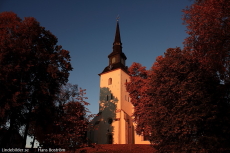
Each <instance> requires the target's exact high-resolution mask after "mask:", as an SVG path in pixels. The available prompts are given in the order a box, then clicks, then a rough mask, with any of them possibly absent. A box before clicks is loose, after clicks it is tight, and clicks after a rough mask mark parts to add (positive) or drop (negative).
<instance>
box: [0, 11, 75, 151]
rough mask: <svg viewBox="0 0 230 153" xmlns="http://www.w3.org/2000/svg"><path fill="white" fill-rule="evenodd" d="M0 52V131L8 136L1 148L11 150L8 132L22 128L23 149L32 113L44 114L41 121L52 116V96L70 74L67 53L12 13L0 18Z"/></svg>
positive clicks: (33, 22)
mask: <svg viewBox="0 0 230 153" xmlns="http://www.w3.org/2000/svg"><path fill="white" fill-rule="evenodd" d="M0 48H1V49H0V128H4V129H7V131H8V132H9V133H8V134H7V135H6V137H5V138H3V140H4V141H3V143H2V144H1V146H2V147H11V142H10V140H9V138H10V137H11V136H10V133H11V131H13V130H16V131H20V129H21V130H22V129H23V128H24V130H22V131H23V132H22V135H23V137H24V140H23V143H22V147H25V145H26V138H27V135H28V129H29V126H30V123H31V121H32V120H33V119H34V118H36V117H35V116H34V115H35V114H33V110H34V109H35V108H36V107H39V108H40V110H46V111H44V112H43V120H46V119H47V120H48V118H49V117H51V116H52V113H53V112H52V109H54V100H55V97H56V94H57V93H58V92H59V88H60V87H61V85H63V84H65V83H66V82H67V81H68V76H69V71H70V70H72V67H71V64H70V56H69V52H68V51H67V50H64V49H62V47H61V46H58V45H57V38H56V37H55V36H54V35H53V34H52V33H51V32H50V31H48V30H45V28H44V27H41V26H40V24H39V22H37V21H36V20H35V19H34V18H32V17H28V18H25V19H24V20H21V19H20V18H19V17H17V15H16V14H15V13H12V12H3V13H1V14H0ZM45 113H48V114H45Z"/></svg>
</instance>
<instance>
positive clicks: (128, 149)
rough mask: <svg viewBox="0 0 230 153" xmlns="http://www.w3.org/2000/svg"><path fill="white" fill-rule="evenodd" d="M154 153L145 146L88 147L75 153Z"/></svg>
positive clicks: (148, 146) (111, 145)
mask: <svg viewBox="0 0 230 153" xmlns="http://www.w3.org/2000/svg"><path fill="white" fill-rule="evenodd" d="M107 152H109V153H154V149H153V148H152V147H151V146H150V145H145V144H97V145H95V148H92V147H86V148H81V149H79V150H76V151H75V153H107Z"/></svg>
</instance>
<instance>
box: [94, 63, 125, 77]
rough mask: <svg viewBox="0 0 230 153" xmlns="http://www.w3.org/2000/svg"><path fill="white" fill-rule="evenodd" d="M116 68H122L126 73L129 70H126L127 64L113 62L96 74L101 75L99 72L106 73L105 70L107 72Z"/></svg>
mask: <svg viewBox="0 0 230 153" xmlns="http://www.w3.org/2000/svg"><path fill="white" fill-rule="evenodd" d="M118 68H120V69H122V70H123V71H124V72H126V73H129V72H128V67H127V66H125V65H123V64H121V63H115V64H113V65H110V66H107V67H105V69H104V70H103V71H102V72H101V73H100V74H98V75H101V74H103V73H106V72H109V71H112V70H116V69H118Z"/></svg>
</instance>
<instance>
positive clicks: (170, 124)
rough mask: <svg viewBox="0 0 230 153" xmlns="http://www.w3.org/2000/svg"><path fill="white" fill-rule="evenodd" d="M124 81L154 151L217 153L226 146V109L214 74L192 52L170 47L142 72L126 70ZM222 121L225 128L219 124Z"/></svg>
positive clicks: (140, 129)
mask: <svg viewBox="0 0 230 153" xmlns="http://www.w3.org/2000/svg"><path fill="white" fill-rule="evenodd" d="M129 71H130V74H131V77H130V78H131V80H130V82H128V83H127V91H128V92H129V93H130V97H131V102H132V103H133V105H134V107H135V110H134V117H135V121H136V123H137V128H136V131H137V133H138V134H142V133H144V135H147V136H148V137H149V140H150V141H151V143H152V144H153V145H154V147H155V148H156V149H157V150H158V152H162V153H163V152H192V151H193V152H212V151H213V152H221V151H223V150H224V149H227V148H228V142H229V140H230V139H229V136H230V133H229V132H228V130H226V129H229V125H230V122H229V117H230V114H229V111H230V107H229V104H228V101H227V100H226V99H225V98H224V95H225V94H224V93H223V92H222V91H223V88H224V86H222V85H221V84H220V80H219V78H218V76H217V75H216V73H210V72H209V71H207V70H205V69H201V66H200V63H199V60H196V59H195V58H194V57H193V56H192V53H191V52H188V51H181V50H180V49H179V48H175V49H173V48H170V49H168V50H167V51H166V53H165V56H164V57H162V56H159V57H158V58H157V61H156V62H155V63H154V65H153V66H152V68H151V69H150V70H148V71H146V70H145V69H144V68H143V67H141V65H140V64H137V63H134V64H133V65H132V66H131V67H130V68H129ZM223 123H224V124H223Z"/></svg>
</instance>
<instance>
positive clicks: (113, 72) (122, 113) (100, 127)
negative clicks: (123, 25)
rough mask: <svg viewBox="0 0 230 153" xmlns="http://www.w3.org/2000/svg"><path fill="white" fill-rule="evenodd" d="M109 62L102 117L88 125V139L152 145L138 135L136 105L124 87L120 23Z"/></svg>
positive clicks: (104, 76) (104, 79)
mask: <svg viewBox="0 0 230 153" xmlns="http://www.w3.org/2000/svg"><path fill="white" fill-rule="evenodd" d="M108 59H109V62H108V66H106V67H105V68H104V70H103V71H102V72H101V73H100V74H99V76H100V98H99V113H98V114H97V116H96V117H95V118H94V119H93V120H92V121H91V123H90V125H89V131H88V138H89V139H90V141H91V142H93V143H97V144H150V142H149V141H148V140H144V137H143V136H140V135H137V134H136V132H135V124H134V123H133V119H132V113H133V105H132V103H131V99H130V97H129V93H128V92H127V91H126V87H125V83H126V82H128V81H129V74H128V67H127V66H126V59H127V57H126V55H125V54H124V53H123V52H122V43H121V37H120V29H119V22H118V21H117V25H116V33H115V39H114V43H113V51H112V53H110V54H109V55H108Z"/></svg>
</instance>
